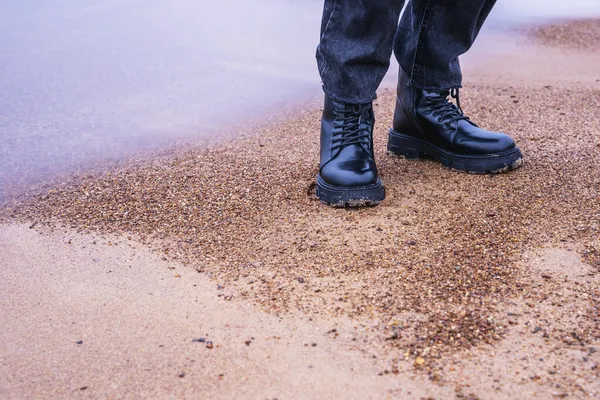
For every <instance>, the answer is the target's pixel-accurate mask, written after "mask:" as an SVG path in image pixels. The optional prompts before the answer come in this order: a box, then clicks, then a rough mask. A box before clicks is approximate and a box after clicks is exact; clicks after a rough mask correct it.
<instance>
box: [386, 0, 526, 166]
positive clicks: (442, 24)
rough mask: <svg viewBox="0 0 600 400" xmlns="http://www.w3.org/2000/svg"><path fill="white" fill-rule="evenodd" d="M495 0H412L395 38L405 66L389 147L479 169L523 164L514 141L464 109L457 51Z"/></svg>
mask: <svg viewBox="0 0 600 400" xmlns="http://www.w3.org/2000/svg"><path fill="white" fill-rule="evenodd" d="M494 3H495V0H413V1H411V2H410V3H409V5H408V6H407V10H406V12H405V14H404V15H403V17H402V20H401V22H400V25H399V28H398V32H397V35H396V40H395V45H394V50H395V53H396V57H397V59H398V62H399V64H400V71H399V76H398V98H397V102H396V111H395V113H394V122H393V127H392V129H391V130H390V134H389V142H388V150H389V151H390V152H391V153H394V154H397V155H401V156H405V157H407V158H421V157H422V156H427V157H432V158H434V159H436V160H438V161H440V162H441V163H442V164H443V165H445V166H447V167H450V168H453V169H457V170H463V171H468V172H475V173H488V172H492V173H494V172H503V171H507V170H510V169H514V168H517V167H519V166H520V165H521V164H522V160H523V158H522V155H521V151H520V150H519V149H518V148H517V147H516V145H515V142H514V140H513V139H512V138H511V137H510V136H508V135H505V134H503V133H499V132H490V131H486V130H484V129H481V128H479V127H478V126H477V125H475V124H474V123H473V122H471V121H470V120H469V118H468V117H466V116H465V115H464V114H463V111H462V109H461V108H460V101H459V99H458V98H459V96H458V92H459V88H460V87H461V84H462V75H461V71H460V65H459V62H458V56H459V55H461V54H463V53H465V52H466V51H467V50H469V48H470V47H471V45H472V44H473V42H474V41H475V38H476V37H477V34H478V33H479V30H480V28H481V26H482V25H483V22H484V21H485V19H486V17H487V16H488V14H489V12H490V11H491V9H492V7H493V6H494ZM449 97H454V98H456V100H457V104H456V105H455V104H453V103H452V102H450V101H449V100H448V98H449Z"/></svg>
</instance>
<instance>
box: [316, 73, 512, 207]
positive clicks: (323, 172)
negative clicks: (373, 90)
mask: <svg viewBox="0 0 600 400" xmlns="http://www.w3.org/2000/svg"><path fill="white" fill-rule="evenodd" d="M448 97H453V98H455V99H456V100H457V104H456V105H455V104H454V103H452V102H451V101H449V99H448ZM374 123H375V117H374V114H373V108H372V105H371V104H344V103H339V102H336V101H333V100H332V99H331V98H329V96H327V95H325V105H324V107H323V118H322V120H321V163H320V169H319V175H318V176H317V190H316V191H317V196H318V197H319V198H320V199H321V201H323V202H325V203H327V204H329V205H332V206H336V207H358V206H368V205H376V204H378V203H379V202H381V201H382V200H383V199H384V197H385V188H384V186H383V183H382V182H381V179H380V178H379V175H378V173H377V166H376V165H375V156H374V153H373V125H374ZM388 151H389V152H391V153H392V154H395V155H398V156H404V157H406V158H411V159H419V158H423V157H429V158H433V159H435V160H438V161H439V162H441V163H442V164H443V165H444V166H446V167H449V168H452V169H455V170H460V171H467V172H471V173H479V174H484V173H498V172H504V171H508V170H511V169H515V168H517V167H519V166H520V165H521V163H522V160H523V158H522V155H521V151H520V150H519V148H517V147H516V145H515V142H514V140H513V139H512V138H511V137H510V136H508V135H505V134H503V133H498V132H490V131H486V130H484V129H481V128H479V127H478V126H477V125H475V124H474V123H473V122H471V121H470V120H469V118H468V117H466V116H465V115H464V114H463V112H462V109H461V108H460V102H459V101H458V90H446V91H439V92H436V91H429V90H420V89H416V88H414V87H412V86H410V85H409V79H408V77H407V76H406V75H405V74H403V73H402V71H400V77H399V82H398V97H397V100H396V110H395V113H394V123H393V127H392V129H390V132H389V139H388Z"/></svg>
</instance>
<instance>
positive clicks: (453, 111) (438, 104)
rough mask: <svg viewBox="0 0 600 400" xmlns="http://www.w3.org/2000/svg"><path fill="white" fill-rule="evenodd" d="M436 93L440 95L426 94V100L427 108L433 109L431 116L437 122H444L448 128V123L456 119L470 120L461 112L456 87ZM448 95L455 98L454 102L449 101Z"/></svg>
mask: <svg viewBox="0 0 600 400" xmlns="http://www.w3.org/2000/svg"><path fill="white" fill-rule="evenodd" d="M436 93H438V94H439V95H440V96H435V97H434V96H427V97H426V100H427V105H428V106H429V109H430V110H431V111H433V116H436V117H437V121H438V122H439V123H444V126H445V127H446V128H450V124H452V123H453V122H456V121H460V120H465V121H469V122H470V120H469V117H467V116H466V115H465V114H464V113H463V110H462V108H461V107H460V95H459V89H458V88H454V89H451V90H444V91H440V92H436ZM448 96H450V97H451V98H453V99H456V104H454V103H452V102H451V101H449V100H448ZM470 123H472V122H470Z"/></svg>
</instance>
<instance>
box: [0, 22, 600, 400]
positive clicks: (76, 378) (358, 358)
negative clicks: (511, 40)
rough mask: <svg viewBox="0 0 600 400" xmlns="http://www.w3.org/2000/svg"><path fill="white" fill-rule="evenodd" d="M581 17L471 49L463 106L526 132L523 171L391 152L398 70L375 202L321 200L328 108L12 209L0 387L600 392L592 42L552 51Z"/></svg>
mask: <svg viewBox="0 0 600 400" xmlns="http://www.w3.org/2000/svg"><path fill="white" fill-rule="evenodd" d="M588 24H589V25H590V26H595V25H594V23H588ZM584 25H585V24H584ZM580 26H581V24H573V25H570V28H569V27H566V28H565V27H563V28H561V29H563V30H569V29H572V30H573V32H572V34H571V35H564V36H561V42H560V43H559V42H548V41H545V42H544V43H545V44H546V45H548V44H557V45H559V47H558V48H554V47H550V48H546V47H545V48H543V47H538V46H537V45H534V44H531V43H529V42H530V41H529V40H525V39H523V40H522V41H521V42H519V45H520V46H521V47H520V49H519V51H518V52H516V53H514V52H513V53H512V54H506V55H504V56H502V57H497V58H494V59H489V60H488V61H487V62H486V63H483V64H482V63H477V64H472V65H469V64H468V63H467V65H466V76H467V78H468V81H466V82H465V88H464V89H463V91H462V92H461V94H462V98H461V102H462V103H463V108H464V109H465V110H466V112H467V114H468V115H470V116H471V117H472V119H473V120H475V121H476V122H477V123H478V124H480V125H481V126H484V127H486V128H489V129H502V130H504V131H506V132H508V133H510V134H512V135H514V136H515V138H516V140H517V142H518V143H519V146H520V147H521V149H522V150H523V153H524V155H525V162H526V163H525V165H524V166H523V168H521V169H519V170H517V171H515V172H513V173H510V174H506V175H499V176H475V175H468V174H461V173H456V172H453V171H449V170H446V169H444V168H442V167H440V166H439V165H437V164H435V163H432V162H427V161H424V162H410V161H407V160H403V159H398V158H394V157H392V156H390V155H388V154H386V152H385V141H386V132H387V129H388V125H389V121H390V120H391V113H392V109H393V108H392V107H393V103H394V93H393V91H390V90H382V92H381V95H380V98H379V99H378V100H377V102H376V114H377V124H376V131H375V136H376V153H377V158H378V164H379V167H380V170H381V171H382V178H383V180H384V183H385V184H386V187H387V199H386V201H385V202H384V203H382V204H381V205H380V206H378V207H376V208H371V209H361V210H334V209H330V208H328V207H325V206H323V205H322V204H320V203H319V202H318V201H317V200H316V199H315V197H314V193H313V191H314V187H313V181H314V176H315V175H316V172H317V170H316V165H317V146H318V143H317V136H315V132H317V131H318V119H319V110H307V111H306V112H304V113H302V114H301V115H299V116H298V117H296V118H294V119H291V120H289V121H286V122H282V123H278V124H276V125H271V126H266V127H263V128H260V129H258V130H257V131H252V132H247V136H246V137H245V138H243V139H241V140H236V141H235V142H225V143H221V144H218V145H215V146H212V147H210V148H208V149H206V148H205V149H181V150H177V151H170V152H168V153H165V154H163V155H162V156H160V157H156V158H154V159H152V160H141V161H137V162H132V163H130V164H129V165H126V166H123V167H119V168H118V169H114V170H112V171H111V172H109V173H103V174H101V175H97V176H91V175H89V176H82V177H77V178H73V179H71V180H65V181H64V182H63V183H62V184H59V185H57V186H56V187H55V188H53V189H52V190H50V191H48V192H47V193H42V194H40V195H39V196H37V197H36V198H34V199H29V200H25V201H23V202H21V203H16V204H14V205H12V206H10V208H9V209H6V210H4V215H5V220H7V224H8V225H5V227H4V228H2V240H1V241H0V246H2V247H1V248H0V253H1V254H2V260H3V261H2V262H3V263H6V265H5V266H4V268H2V274H4V275H5V276H4V277H3V279H2V285H3V287H2V291H3V292H6V293H10V295H9V296H5V297H3V304H2V308H1V309H2V319H3V320H6V321H10V322H9V323H8V324H5V326H11V327H12V328H11V329H10V330H5V331H3V335H4V337H3V340H2V343H3V346H4V348H3V350H2V353H1V354H2V368H3V371H2V374H1V375H2V378H0V379H1V380H0V395H2V397H15V398H18V397H29V396H33V395H37V396H42V397H53V396H52V393H56V394H57V395H58V396H59V397H62V396H67V397H71V396H73V397H74V396H80V395H81V396H85V397H93V398H95V397H102V396H105V395H106V396H109V397H110V396H117V395H118V396H119V397H128V396H129V397H136V396H152V397H167V396H168V395H169V394H171V393H172V394H174V395H175V396H176V397H198V396H201V397H210V398H234V397H235V398H240V397H241V398H256V397H259V396H260V397H264V398H273V397H276V398H315V397H326V398H330V397H333V398H339V397H352V398H369V397H371V398H386V397H390V398H402V397H411V398H413V397H414V398H421V397H433V398H449V397H453V396H454V397H457V398H459V397H462V398H517V397H518V398H531V397H540V398H550V397H559V398H560V397H566V396H572V397H582V398H583V397H586V396H592V397H594V396H598V395H599V393H600V387H599V386H600V383H599V382H600V379H599V378H600V376H599V375H600V371H599V368H598V362H599V361H600V356H599V355H598V351H597V350H598V349H599V345H600V343H599V341H600V326H599V316H598V313H599V307H600V303H598V293H599V290H600V286H599V283H600V281H599V278H598V275H597V274H598V270H599V268H600V242H599V241H598V238H599V237H600V232H599V230H600V226H599V221H600V196H599V186H598V185H599V183H600V181H599V179H600V157H599V156H598V152H599V151H600V149H599V147H598V144H599V143H600V117H599V116H598V113H597V110H598V109H599V107H600V72H599V71H598V70H597V68H594V67H593V66H597V65H600V58H599V57H600V56H599V55H598V53H597V52H590V51H579V50H577V46H575V45H573V46H571V47H572V49H571V50H568V51H566V50H563V49H562V47H560V46H565V43H564V40H566V39H564V38H565V37H566V38H568V37H575V38H576V37H578V35H577V34H576V32H577V29H580ZM586 26H587V25H586ZM546 29H554V28H546ZM586 29H587V28H586ZM594 29H595V28H594ZM590 31H591V32H592V34H595V35H597V36H595V37H596V38H600V33H599V30H598V29H596V30H595V31H594V30H593V29H591V30H590ZM594 32H595V33H594ZM573 48H575V49H573ZM517 62H518V63H517ZM249 183H251V184H249ZM32 224H35V225H34V226H33V227H32V229H29V226H32ZM37 230H39V231H40V232H41V234H38V233H36V232H37ZM107 235H108V236H107ZM114 235H118V237H116V238H115V236H114ZM69 240H70V243H69ZM94 241H95V243H94ZM109 241H110V243H109ZM117 242H118V245H116V243H117ZM132 246H133V247H135V249H131V247H132ZM92 248H93V250H92ZM150 249H153V251H154V253H151V250H150ZM163 258H164V259H163ZM90 260H91V261H90ZM95 260H96V261H95ZM129 264H131V268H129V266H128V265H129ZM170 268H175V269H170ZM108 271H111V272H110V273H109V272H108ZM194 284H195V285H197V286H195V287H194V286H193V285H194ZM198 288H200V289H198ZM146 293H154V294H153V295H146ZM153 296H154V297H153ZM89 298H91V299H93V300H94V301H92V302H90V303H91V304H87V303H88V301H87V299H89ZM192 299H193V300H192ZM42 300H44V301H42ZM196 300H197V301H198V303H196ZM23 316H28V318H24V317H23ZM50 318H52V320H53V321H54V322H52V321H49V319H50ZM78 321H81V323H80V322H78ZM73 322H75V323H73ZM141 326H143V327H144V329H140V327H141ZM35 327H41V328H39V329H38V330H36V329H34V328H35ZM204 327H207V328H206V329H205V328H204ZM334 329H335V330H334ZM198 330H200V332H197V331H198ZM248 336H250V338H251V337H254V338H255V339H249V338H248ZM46 337H48V338H49V339H48V340H43V339H44V338H46ZM198 337H205V338H206V337H210V338H211V339H210V340H212V338H213V337H214V338H215V340H214V341H213V343H214V345H215V347H213V349H206V347H205V345H204V343H199V342H192V339H193V338H198ZM277 337H279V338H280V339H276V340H271V339H269V338H273V339H275V338H277ZM87 338H90V339H89V340H88V339H87ZM78 340H83V343H82V344H80V345H78V344H77V341H78ZM247 340H250V344H248V345H246V343H245V342H246V341H247ZM159 342H160V343H159ZM88 343H90V346H89V347H91V349H89V350H88V349H87V348H86V347H85V346H86V345H87V344H88ZM313 343H315V344H316V345H315V346H313ZM160 344H162V345H163V347H159V346H160ZM198 345H199V346H198ZM216 345H218V347H216ZM199 349H200V350H199ZM207 350H208V351H207ZM163 351H164V352H166V353H167V354H165V353H163ZM192 359H193V360H195V361H193V362H192V361H190V360H192ZM115 371H116V372H115ZM217 371H222V372H217ZM180 374H184V376H183V377H179V376H178V375H180ZM220 374H223V375H222V376H220ZM83 387H85V389H81V388H83Z"/></svg>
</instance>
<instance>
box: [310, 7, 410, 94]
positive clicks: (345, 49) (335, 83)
mask: <svg viewBox="0 0 600 400" xmlns="http://www.w3.org/2000/svg"><path fill="white" fill-rule="evenodd" d="M403 5H404V0H325V7H324V11H323V20H322V23H321V39H320V42H319V46H318V47H317V64H318V67H319V73H320V75H321V80H322V81H323V89H324V91H325V93H327V95H328V96H329V97H330V98H331V99H333V100H335V101H339V102H343V103H349V104H365V103H370V102H371V101H373V100H374V99H375V97H376V94H375V92H376V90H377V88H378V87H379V84H380V83H381V80H382V79H383V77H384V75H385V73H386V72H387V70H388V67H389V65H390V58H391V56H392V49H393V44H394V35H395V33H396V29H397V27H398V19H399V16H400V11H401V10H402V6H403Z"/></svg>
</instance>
